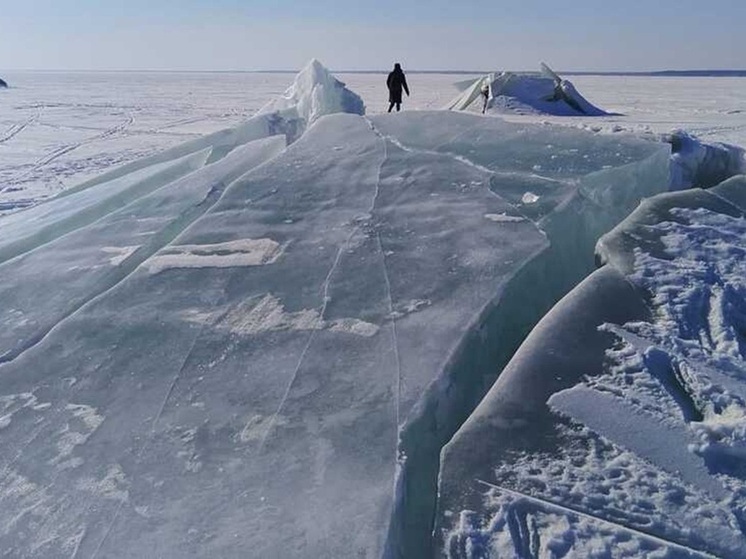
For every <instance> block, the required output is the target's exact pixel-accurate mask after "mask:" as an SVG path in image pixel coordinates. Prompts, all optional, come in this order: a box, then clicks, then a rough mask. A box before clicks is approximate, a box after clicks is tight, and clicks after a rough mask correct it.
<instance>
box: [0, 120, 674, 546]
mask: <svg viewBox="0 0 746 559" xmlns="http://www.w3.org/2000/svg"><path fill="white" fill-rule="evenodd" d="M231 134H233V136H231ZM237 134H239V132H235V131H234V132H232V133H227V134H226V136H225V137H226V138H227V137H229V136H231V137H234V138H235V137H237V136H236V135H237ZM239 135H240V134H239ZM242 138H243V139H245V136H242ZM244 143H245V142H244ZM284 143H285V137H281V138H280V139H279V140H278V139H274V140H273V139H269V140H263V141H260V142H258V143H245V146H244V147H237V146H234V147H232V148H231V149H230V150H228V151H229V152H230V154H229V155H227V156H221V157H219V158H217V159H214V158H213V156H212V155H211V156H210V157H209V158H208V160H207V164H206V166H204V168H202V169H200V170H198V171H196V172H194V173H191V174H189V175H187V176H185V177H184V178H182V179H181V180H180V181H179V182H174V183H172V184H170V185H167V186H165V187H162V188H159V189H157V190H154V191H153V192H152V193H151V194H150V195H149V196H148V197H147V198H142V199H138V200H137V201H135V202H133V203H131V204H129V205H127V206H125V207H124V208H117V209H116V211H112V212H111V213H108V214H106V215H102V216H101V218H100V219H99V220H97V221H96V222H94V223H90V224H85V225H82V226H80V227H79V228H77V229H76V230H75V231H72V232H70V233H68V234H67V235H65V236H62V237H60V238H59V239H52V240H51V241H50V242H49V243H44V244H42V245H40V246H39V247H38V248H35V250H33V251H30V252H28V254H25V253H24V254H23V255H19V256H17V257H16V258H14V259H11V260H8V261H6V262H5V263H4V264H3V265H2V268H1V269H2V271H3V273H4V274H5V273H7V277H8V278H11V280H12V281H11V282H10V284H9V287H8V291H7V292H6V293H5V295H3V296H4V297H5V298H6V299H5V300H7V301H11V300H14V301H15V300H18V301H25V302H24V303H23V308H19V309H17V310H18V311H19V312H16V313H6V315H5V318H4V319H3V320H5V321H6V323H7V324H8V325H9V327H10V329H11V330H12V332H15V336H13V335H7V336H5V337H4V338H3V339H2V340H0V341H2V343H3V344H5V345H4V347H5V348H6V349H4V353H5V357H4V360H5V363H3V364H2V365H0V418H1V419H0V425H2V427H0V445H2V447H3V448H6V449H7V452H5V453H3V456H2V458H0V460H2V462H1V463H0V464H1V465H0V467H2V468H3V469H4V471H5V474H4V477H3V478H2V479H0V499H2V502H3V507H1V508H0V543H1V544H2V547H3V548H4V549H6V550H9V551H8V552H9V553H10V554H11V555H12V554H15V555H17V556H19V557H24V556H27V557H58V556H59V554H60V552H62V553H63V554H67V555H71V556H72V555H77V556H78V557H110V556H116V557H133V558H134V557H143V556H148V555H153V554H156V555H158V556H160V557H174V558H175V557H179V558H185V557H221V558H231V557H257V558H260V557H261V558H264V557H287V558H294V557H330V558H334V557H338V558H343V557H344V558H347V557H351V556H353V557H354V556H365V557H383V556H393V557H396V556H398V557H407V558H411V557H416V556H420V555H422V554H424V553H426V552H427V551H428V549H429V543H428V538H429V533H430V523H429V518H430V516H429V515H431V514H432V511H433V507H434V497H435V491H434V490H435V481H436V475H437V462H438V454H439V452H440V447H441V446H442V444H444V443H445V442H446V441H447V440H448V439H449V438H450V437H451V435H452V433H453V431H454V430H455V429H456V427H457V426H458V425H459V424H460V422H461V421H462V420H463V419H464V416H465V415H466V414H468V413H469V411H470V410H471V408H472V407H473V405H474V404H475V403H476V402H477V401H478V400H479V398H481V396H482V394H483V393H484V391H485V390H486V389H487V387H488V386H489V385H490V384H491V383H492V381H493V380H494V377H495V374H496V372H497V371H496V370H495V367H494V363H495V362H496V361H499V359H500V358H501V356H503V357H502V358H505V357H504V356H507V355H509V354H510V353H512V351H513V349H514V346H515V345H516V344H517V343H518V340H519V339H520V337H521V336H522V332H525V331H526V330H527V329H528V328H529V327H530V326H531V325H532V324H533V322H534V321H535V320H536V318H537V317H538V316H539V314H540V313H541V312H543V309H545V308H546V307H548V306H549V305H550V304H551V303H552V302H553V300H554V299H555V298H556V297H557V296H559V294H561V293H562V292H563V291H562V290H567V289H569V288H570V287H571V286H572V285H573V284H574V283H575V282H577V281H578V280H579V279H580V278H582V276H583V275H584V274H585V271H586V270H588V269H590V268H592V266H593V257H592V253H591V251H590V248H589V250H588V251H583V250H580V249H579V248H578V247H579V246H586V245H587V246H589V247H591V246H592V244H593V242H595V238H596V237H597V236H598V235H600V234H601V233H602V232H604V231H607V230H608V229H610V228H611V227H612V226H613V225H614V224H615V223H616V222H617V221H619V219H621V217H623V215H624V214H625V213H626V212H627V211H629V209H631V207H633V206H634V205H635V204H636V203H637V201H638V200H639V198H640V197H642V196H645V195H648V194H651V193H653V192H656V191H660V190H663V189H665V188H666V186H667V178H668V146H667V145H665V144H660V143H651V142H647V141H643V140H639V139H635V138H630V137H622V136H619V137H607V138H598V137H596V136H593V135H590V134H584V133H582V132H579V131H577V130H555V129H554V128H550V127H543V126H537V127H524V126H519V125H510V124H506V123H503V122H502V121H500V120H498V119H481V118H479V117H475V116H472V115H465V114H452V113H422V114H400V115H391V116H388V115H387V116H381V117H376V118H372V119H365V118H363V117H361V116H357V115H332V116H326V117H323V118H319V119H318V120H317V121H316V122H315V123H314V124H313V125H312V126H310V128H308V129H307V131H306V132H305V133H304V134H303V135H302V136H301V137H300V139H298V140H297V141H296V142H294V143H293V144H292V145H290V146H289V147H288V148H287V149H285V150H284V151H282V153H280V154H279V155H278V154H277V151H279V150H280V149H282V148H283V147H284ZM516 144H523V147H524V149H520V148H519V146H518V145H516ZM226 145H228V144H226ZM210 146H212V149H213V151H212V152H210V153H212V154H214V153H215V152H214V150H215V149H216V144H214V143H212V144H210ZM190 149H191V148H190ZM239 150H240V151H239ZM172 155H173V154H172ZM553 156H554V157H553ZM262 161H263V163H261V164H260V165H258V166H256V167H255V168H253V169H252V170H249V171H248V172H246V173H245V174H242V173H244V171H246V170H247V169H249V168H251V167H253V166H254V165H255V164H257V163H260V162H262ZM145 167H146V166H145ZM145 167H143V169H145ZM239 175H241V176H239ZM237 177H238V178H237ZM105 185H106V183H104V184H102V185H101V186H102V187H103V186H105ZM90 188H91V189H96V190H97V189H98V187H96V186H91V187H90ZM81 192H84V191H81ZM25 234H26V233H24V235H25ZM60 270H62V271H60ZM58 273H62V274H63V276H61V277H62V278H64V279H62V280H60V281H58V282H57V284H58V285H56V286H55V288H56V289H54V290H53V289H52V287H51V282H52V281H53V278H56V277H60V276H58V275H57V274H58ZM52 291H54V293H51V292H52ZM534 291H535V292H534ZM47 292H50V293H47ZM18 293H23V294H24V295H23V297H20V298H19V295H18ZM34 294H36V295H37V296H38V297H37V299H36V305H34V304H32V303H33V301H34ZM419 489H422V492H420V491H419ZM423 511H424V514H421V513H422V512H423Z"/></svg>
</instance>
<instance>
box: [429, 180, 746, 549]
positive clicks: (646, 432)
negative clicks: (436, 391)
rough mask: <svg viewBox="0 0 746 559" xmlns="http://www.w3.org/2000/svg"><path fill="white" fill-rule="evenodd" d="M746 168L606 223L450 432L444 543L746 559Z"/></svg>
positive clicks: (441, 518) (440, 532)
mask: <svg viewBox="0 0 746 559" xmlns="http://www.w3.org/2000/svg"><path fill="white" fill-rule="evenodd" d="M744 192H746V181H745V180H744V178H743V177H737V178H734V179H731V180H729V181H728V182H726V183H724V184H722V185H719V186H717V187H715V188H714V189H712V190H710V191H698V190H695V191H688V192H679V193H671V194H664V195H660V196H657V197H655V198H652V199H650V200H648V201H646V202H645V203H643V204H642V205H641V207H640V208H639V209H638V210H637V211H635V212H634V213H633V214H632V215H631V216H630V217H629V218H628V219H627V220H625V221H624V222H623V223H622V224H620V225H619V226H618V227H617V228H615V229H614V230H613V231H612V232H611V233H609V234H608V235H607V236H605V237H604V238H602V240H601V241H600V242H599V245H598V251H599V260H600V261H602V262H606V263H607V265H606V266H604V267H603V268H601V269H600V270H599V271H597V272H595V273H594V274H593V275H591V276H590V277H589V278H588V279H587V280H585V281H584V282H583V283H582V284H581V285H580V286H579V287H578V288H576V289H575V290H573V291H572V292H571V293H570V294H569V295H568V296H567V297H565V298H564V299H563V300H562V301H561V302H560V303H559V304H558V305H557V306H556V307H554V308H553V309H552V311H551V312H550V313H549V314H548V315H547V316H546V317H545V318H543V319H542V320H541V322H540V323H539V325H538V326H537V327H536V329H534V330H533V332H532V333H531V335H530V336H529V337H528V338H527V340H526V342H525V343H524V344H523V345H522V346H521V348H520V349H519V351H518V352H517V353H516V355H515V356H514V358H513V359H512V360H511V362H510V364H509V365H508V366H507V367H506V369H505V370H504V372H503V373H502V375H501V376H500V378H499V379H498V381H497V383H495V385H494V386H493V387H492V389H491V390H490V392H489V394H488V395H487V396H486V397H485V399H484V400H483V401H482V402H481V404H480V405H479V407H478V409H477V410H476V411H475V413H474V414H473V415H472V416H471V417H470V418H469V420H468V421H467V422H466V423H465V424H464V426H463V427H462V428H461V430H460V431H459V432H458V433H457V435H456V436H455V437H454V438H453V440H452V441H451V442H450V443H449V444H448V445H447V447H446V448H445V449H444V452H443V457H442V458H443V461H442V470H441V474H440V480H441V483H440V487H439V489H440V499H439V506H438V516H437V520H436V537H437V539H438V550H437V555H438V556H442V557H451V558H456V557H459V558H462V557H464V558H465V557H474V556H478V557H505V556H513V555H515V556H519V557H544V556H561V557H564V556H568V557H569V556H593V555H599V556H613V557H661V556H672V557H741V556H743V555H744V553H746V539H745V538H744V528H743V526H744V517H743V510H744V502H743V499H744V487H746V484H745V483H744V482H745V481H746V474H745V473H744V469H743V466H742V457H743V449H744V445H745V444H746V442H745V439H744V436H743V432H744V429H743V427H744V426H743V417H744V409H743V405H744V404H743V402H744V398H745V397H746V385H744V382H743V379H744V378H745V377H744V372H746V365H745V364H744V357H746V340H745V339H744V337H743V332H744V324H745V323H744V316H746V315H745V314H744V310H743V309H744V308H746V286H744V277H746V268H745V267H744V262H746V259H744V251H746V246H745V243H744V239H746V236H745V235H744V233H746V229H745V224H746V220H745V219H744V213H743V209H744V208H743V201H744V199H745V198H744V196H745V194H744Z"/></svg>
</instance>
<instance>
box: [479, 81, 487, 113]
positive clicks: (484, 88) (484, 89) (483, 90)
mask: <svg viewBox="0 0 746 559" xmlns="http://www.w3.org/2000/svg"><path fill="white" fill-rule="evenodd" d="M479 91H480V93H481V94H482V100H483V101H484V104H483V105H482V114H484V113H486V112H487V103H489V101H490V84H489V82H487V81H486V80H485V81H484V82H483V83H482V87H480V88H479Z"/></svg>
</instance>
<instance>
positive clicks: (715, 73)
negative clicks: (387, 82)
mask: <svg viewBox="0 0 746 559" xmlns="http://www.w3.org/2000/svg"><path fill="white" fill-rule="evenodd" d="M0 71H2V72H59V73H64V72H67V73H75V72H79V73H123V74H127V73H129V74H134V73H169V74H297V73H299V72H300V71H301V69H297V70H292V69H261V70H199V69H190V70H177V69H152V68H150V69H149V68H138V69H131V68H130V69H102V68H95V69H94V68H87V69H83V68H64V69H61V68H16V69H0ZM329 71H330V72H332V73H337V74H387V73H389V72H390V71H391V70H390V69H386V70H380V69H379V70H375V69H372V70H370V69H369V70H345V69H342V70H333V69H330V70H329ZM502 71H505V72H514V73H521V74H538V73H540V71H539V70H418V69H407V70H406V72H407V73H408V74H450V75H461V74H463V75H474V74H477V75H483V74H489V73H494V72H502ZM557 73H558V74H565V75H570V76H640V77H647V76H650V77H655V76H662V77H665V76H670V77H746V69H743V70H738V69H724V70H723V69H719V70H715V69H711V70H708V69H688V70H557Z"/></svg>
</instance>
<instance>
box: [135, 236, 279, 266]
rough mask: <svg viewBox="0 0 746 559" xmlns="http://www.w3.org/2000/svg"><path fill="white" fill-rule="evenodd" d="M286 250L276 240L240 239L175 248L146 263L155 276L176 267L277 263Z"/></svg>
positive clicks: (163, 250)
mask: <svg viewBox="0 0 746 559" xmlns="http://www.w3.org/2000/svg"><path fill="white" fill-rule="evenodd" d="M283 250H284V249H283V247H281V246H280V244H279V243H278V242H276V241H273V240H272V239H239V240H236V241H228V242H225V243H215V244H205V245H172V246H168V247H166V248H164V249H162V250H161V251H160V252H159V253H158V254H156V255H155V256H153V257H152V258H150V259H149V260H147V261H146V262H145V264H144V265H145V267H146V268H147V269H148V271H150V272H151V273H153V274H157V273H159V272H163V271H164V270H170V269H172V268H229V267H245V266H264V265H267V264H274V263H275V262H276V261H277V259H278V258H280V256H282V253H283Z"/></svg>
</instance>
